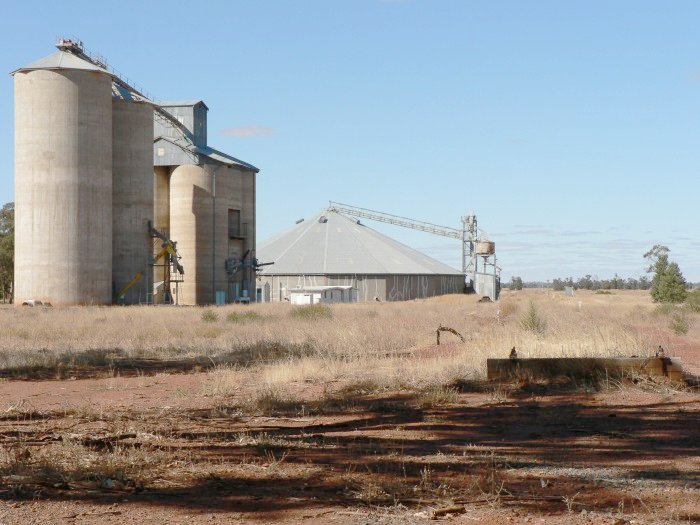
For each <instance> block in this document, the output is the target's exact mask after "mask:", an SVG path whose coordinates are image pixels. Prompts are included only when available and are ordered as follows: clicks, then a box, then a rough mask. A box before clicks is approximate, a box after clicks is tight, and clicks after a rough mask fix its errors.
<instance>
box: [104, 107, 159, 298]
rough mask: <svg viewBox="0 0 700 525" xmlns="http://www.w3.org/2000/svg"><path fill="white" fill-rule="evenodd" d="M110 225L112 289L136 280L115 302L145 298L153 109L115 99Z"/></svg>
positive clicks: (149, 255) (120, 287)
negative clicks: (138, 275)
mask: <svg viewBox="0 0 700 525" xmlns="http://www.w3.org/2000/svg"><path fill="white" fill-rule="evenodd" d="M112 108H113V113H112V134H113V142H112V144H113V151H112V159H113V160H112V174H113V193H112V195H113V201H112V210H113V211H112V214H113V218H112V220H113V229H112V232H113V233H112V235H113V237H112V254H113V256H112V280H113V287H114V292H115V294H117V293H119V291H120V290H122V289H123V288H124V287H125V286H126V285H127V284H129V283H130V282H131V281H132V279H134V278H135V277H136V275H137V274H140V275H141V277H140V279H139V280H138V281H137V282H136V284H134V285H133V286H132V287H131V288H129V290H128V291H127V292H126V293H125V294H124V296H123V299H122V298H118V300H119V302H124V303H125V304H138V303H139V302H145V301H146V299H147V296H146V292H147V290H148V286H149V281H150V279H151V276H150V275H148V270H149V266H148V263H149V260H150V258H151V251H152V240H151V237H150V235H149V232H148V222H149V221H153V108H152V107H151V106H150V105H149V104H145V103H138V102H133V101H129V100H122V99H121V98H115V99H114V101H113V103H112Z"/></svg>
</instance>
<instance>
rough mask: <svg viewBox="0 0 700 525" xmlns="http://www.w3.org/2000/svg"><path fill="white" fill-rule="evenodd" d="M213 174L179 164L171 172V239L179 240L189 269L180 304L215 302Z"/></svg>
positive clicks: (182, 255) (185, 266)
mask: <svg viewBox="0 0 700 525" xmlns="http://www.w3.org/2000/svg"><path fill="white" fill-rule="evenodd" d="M212 175H213V174H212V173H211V172H210V171H209V170H207V169H205V167H200V166H195V165H183V166H178V167H177V168H175V170H174V171H173V172H172V174H171V175H170V238H171V239H172V240H173V241H175V242H177V250H178V252H179V254H180V256H181V257H182V260H181V263H182V266H183V267H184V269H185V279H184V283H183V284H182V285H181V286H180V292H179V294H180V295H179V302H180V304H203V303H212V302H213V301H214V293H213V291H212V264H213V259H212V256H213V255H212V250H213V244H214V243H213V237H212V231H213V229H212V227H213V221H212V218H213V217H212V209H213V208H212V206H213V196H212V190H213V184H214V177H213V176H212ZM214 264H216V262H214ZM222 266H223V263H222ZM217 270H218V269H217ZM220 271H222V272H223V271H224V270H223V268H222V269H221V270H220Z"/></svg>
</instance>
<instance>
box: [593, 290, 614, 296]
mask: <svg viewBox="0 0 700 525" xmlns="http://www.w3.org/2000/svg"><path fill="white" fill-rule="evenodd" d="M596 294H598V295H613V293H612V292H611V291H610V290H597V291H596Z"/></svg>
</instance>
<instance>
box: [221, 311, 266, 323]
mask: <svg viewBox="0 0 700 525" xmlns="http://www.w3.org/2000/svg"><path fill="white" fill-rule="evenodd" d="M257 319H262V315H260V314H259V313H257V312H243V313H240V312H231V313H229V314H228V315H227V316H226V320H227V321H229V322H230V323H243V322H245V321H255V320H257Z"/></svg>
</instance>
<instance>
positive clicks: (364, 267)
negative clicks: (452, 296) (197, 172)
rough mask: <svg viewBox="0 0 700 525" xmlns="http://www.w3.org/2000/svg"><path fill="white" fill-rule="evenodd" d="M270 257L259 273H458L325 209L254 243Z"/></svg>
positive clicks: (260, 256) (260, 254) (262, 258)
mask: <svg viewBox="0 0 700 525" xmlns="http://www.w3.org/2000/svg"><path fill="white" fill-rule="evenodd" d="M256 257H257V258H258V259H259V260H260V261H265V262H274V263H275V264H274V265H272V266H266V267H264V268H263V269H262V270H261V271H260V272H259V275H261V276H265V275H324V274H358V275H381V274H390V275H457V276H461V275H462V273H461V272H460V271H459V270H456V269H454V268H452V267H450V266H448V265H446V264H443V263H441V262H440V261H437V260H435V259H433V258H432V257H428V256H427V255H425V254H423V253H421V252H419V251H416V250H414V249H413V248H410V247H408V246H406V245H405V244H402V243H400V242H398V241H396V240H394V239H392V238H390V237H387V236H386V235H383V234H381V233H379V232H378V231H376V230H373V229H372V228H369V227H368V226H365V225H363V224H359V223H358V222H357V221H356V220H355V219H350V218H348V217H346V216H344V215H341V214H339V213H335V212H330V211H324V212H322V213H319V214H318V215H316V216H314V217H313V218H312V219H310V220H308V221H303V222H301V223H299V224H297V225H295V226H294V227H293V228H291V229H289V230H287V231H284V232H282V233H280V234H279V235H277V236H275V237H272V238H271V239H268V240H267V241H264V242H262V243H260V244H259V245H258V249H257V255H256Z"/></svg>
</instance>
